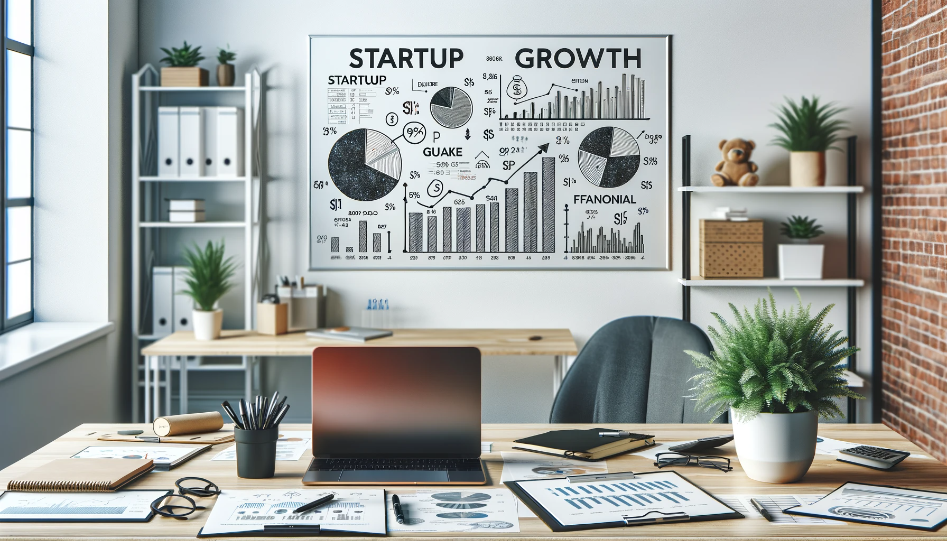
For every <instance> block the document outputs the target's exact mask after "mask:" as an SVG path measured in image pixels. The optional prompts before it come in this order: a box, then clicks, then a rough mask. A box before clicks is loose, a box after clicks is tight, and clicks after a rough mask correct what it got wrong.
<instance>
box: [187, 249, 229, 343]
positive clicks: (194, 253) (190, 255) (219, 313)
mask: <svg viewBox="0 0 947 541" xmlns="http://www.w3.org/2000/svg"><path fill="white" fill-rule="evenodd" d="M184 260H185V261H186V262H187V266H188V275H187V278H185V280H184V283H186V284H187V289H185V290H184V291H182V292H181V293H183V294H185V295H187V296H189V297H191V299H193V300H194V305H195V307H194V310H193V314H192V318H193V322H194V338H195V339H197V340H215V339H217V338H219V337H220V328H221V325H222V324H223V321H224V312H223V310H221V309H220V308H218V307H217V302H218V301H219V300H220V298H221V297H223V296H224V295H225V294H226V293H227V292H228V291H230V290H231V289H232V288H233V282H231V281H230V280H231V278H233V276H234V273H235V271H236V264H235V263H234V262H233V258H232V257H228V258H227V259H224V241H223V240H221V241H220V244H217V245H215V244H214V243H213V242H212V241H207V247H206V248H204V249H203V250H201V248H200V246H198V245H197V244H196V243H195V244H194V249H193V250H192V249H191V248H185V251H184Z"/></svg>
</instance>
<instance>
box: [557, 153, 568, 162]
mask: <svg viewBox="0 0 947 541" xmlns="http://www.w3.org/2000/svg"><path fill="white" fill-rule="evenodd" d="M568 161H569V155H568V154H560V155H559V163H567V162H568Z"/></svg>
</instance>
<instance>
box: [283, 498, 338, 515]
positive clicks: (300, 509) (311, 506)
mask: <svg viewBox="0 0 947 541" xmlns="http://www.w3.org/2000/svg"><path fill="white" fill-rule="evenodd" d="M332 498H335V494H329V495H328V496H323V497H321V498H319V499H318V500H316V501H314V502H311V503H307V504H306V505H304V506H302V507H297V508H296V509H295V510H294V511H293V513H305V512H306V511H309V510H311V509H315V508H316V507H319V506H320V505H323V504H326V503H329V502H331V501H332Z"/></svg>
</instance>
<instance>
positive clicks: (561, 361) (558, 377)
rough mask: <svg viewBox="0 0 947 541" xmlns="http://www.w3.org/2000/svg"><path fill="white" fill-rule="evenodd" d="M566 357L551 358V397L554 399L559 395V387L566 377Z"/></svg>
mask: <svg viewBox="0 0 947 541" xmlns="http://www.w3.org/2000/svg"><path fill="white" fill-rule="evenodd" d="M566 362H567V361H566V356H565V355H556V356H554V357H553V358H552V397H553V399H555V398H556V395H557V394H559V387H560V386H561V385H562V379H563V378H565V377H566V369H567V368H566Z"/></svg>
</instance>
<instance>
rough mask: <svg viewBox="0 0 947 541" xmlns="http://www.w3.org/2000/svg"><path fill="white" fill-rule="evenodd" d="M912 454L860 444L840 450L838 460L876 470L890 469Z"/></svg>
mask: <svg viewBox="0 0 947 541" xmlns="http://www.w3.org/2000/svg"><path fill="white" fill-rule="evenodd" d="M910 454H911V453H909V452H907V451H897V450H895V449H885V448H884V447H871V446H869V445H859V446H858V447H852V448H851V449H842V450H841V451H839V454H838V458H837V460H839V461H841V462H848V463H850V464H858V465H859V466H865V467H868V468H874V469H876V470H890V469H891V468H893V467H895V466H896V465H897V464H898V463H899V462H901V461H902V460H904V459H905V458H907V457H908V456H910Z"/></svg>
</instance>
